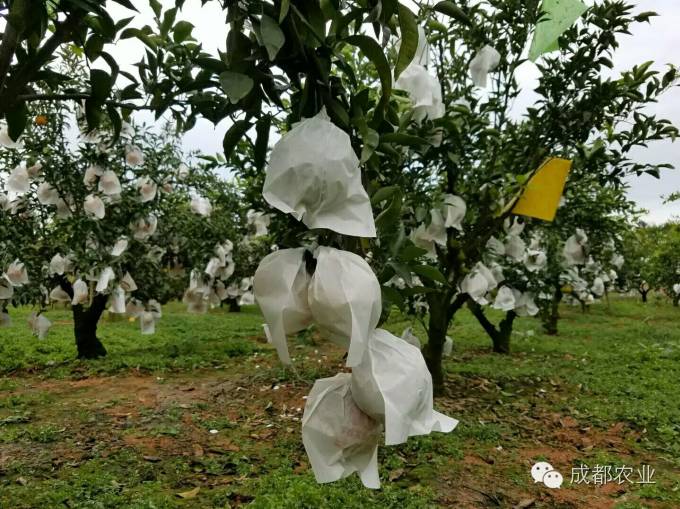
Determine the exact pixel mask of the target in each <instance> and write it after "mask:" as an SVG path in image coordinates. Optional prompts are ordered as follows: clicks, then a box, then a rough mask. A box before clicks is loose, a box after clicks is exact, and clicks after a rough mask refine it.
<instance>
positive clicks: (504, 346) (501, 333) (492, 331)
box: [468, 300, 517, 354]
mask: <svg viewBox="0 0 680 509" xmlns="http://www.w3.org/2000/svg"><path fill="white" fill-rule="evenodd" d="M468 307H469V308H470V311H472V314H473V315H474V317H475V318H476V319H477V321H478V322H479V324H480V325H481V326H482V328H483V329H484V331H485V332H486V333H487V335H488V336H489V337H490V338H491V341H492V343H493V351H494V352H495V353H502V354H509V353H510V338H511V336H512V326H513V323H514V322H515V318H517V313H515V312H514V311H508V312H507V313H506V314H505V318H503V320H501V322H500V323H499V324H498V327H496V326H495V325H494V324H492V323H491V322H490V321H489V319H488V318H487V317H486V315H485V314H484V310H483V309H482V306H480V305H479V304H477V303H476V302H475V301H473V300H468Z"/></svg>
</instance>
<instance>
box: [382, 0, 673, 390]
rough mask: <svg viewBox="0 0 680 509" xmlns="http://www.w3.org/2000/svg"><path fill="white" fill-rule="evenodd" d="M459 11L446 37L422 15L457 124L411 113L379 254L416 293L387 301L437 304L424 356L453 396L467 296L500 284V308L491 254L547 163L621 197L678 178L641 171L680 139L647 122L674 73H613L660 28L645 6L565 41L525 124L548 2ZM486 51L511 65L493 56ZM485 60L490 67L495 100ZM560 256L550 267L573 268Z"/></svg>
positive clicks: (429, 312)
mask: <svg viewBox="0 0 680 509" xmlns="http://www.w3.org/2000/svg"><path fill="white" fill-rule="evenodd" d="M459 5H460V6H461V9H462V10H463V12H464V14H465V15H466V16H467V18H468V19H469V20H470V23H469V24H465V23H459V24H453V25H446V24H444V23H441V22H440V21H439V20H438V19H437V18H436V17H433V16H432V11H430V10H425V11H423V13H422V15H423V22H424V23H425V24H426V26H427V27H428V38H429V41H430V44H431V48H432V50H431V53H430V57H431V69H432V70H433V71H436V75H437V76H438V78H439V81H440V83H441V90H442V102H443V105H444V110H445V113H444V114H442V115H441V116H440V118H434V119H432V120H429V119H428V120H425V121H421V122H419V121H418V120H421V119H415V120H414V119H413V116H412V114H409V113H408V111H412V110H409V109H408V107H405V109H404V110H403V111H404V116H403V117H402V123H403V124H405V125H409V126H410V128H411V129H412V131H411V132H410V135H411V136H412V137H410V138H408V140H409V142H410V145H411V150H410V151H408V152H407V153H406V152H403V151H402V152H400V155H401V159H398V162H397V164H394V163H392V164H389V165H387V164H385V165H383V167H382V168H381V169H380V173H379V175H378V177H377V179H376V180H377V182H378V183H380V184H381V185H383V186H385V187H388V188H389V190H381V191H378V192H376V193H375V194H374V195H373V201H374V203H375V204H377V208H378V209H382V210H383V211H384V214H385V215H384V216H383V218H384V219H387V218H390V219H391V221H385V223H386V224H384V225H383V227H382V228H381V229H380V249H375V250H373V254H374V256H377V257H381V258H382V260H380V264H381V266H382V267H384V270H383V271H382V273H381V281H382V282H384V283H387V282H388V281H391V280H392V278H393V277H394V276H395V275H396V276H398V277H399V278H401V279H403V280H405V281H406V285H405V288H404V289H402V290H400V289H398V288H394V287H391V288H390V287H388V288H387V289H386V290H385V295H386V296H387V298H388V299H389V300H390V302H391V303H395V304H397V305H401V304H402V303H403V302H404V300H408V299H412V298H413V296H414V295H416V294H418V295H420V296H419V297H417V299H418V300H419V301H420V302H421V303H425V304H426V305H421V306H419V308H418V309H420V310H421V312H422V318H423V320H424V325H425V327H426V329H427V332H428V341H427V344H426V345H425V346H424V349H423V353H424V355H425V358H426V359H427V360H428V364H429V367H430V370H431V372H432V374H433V377H434V379H435V382H436V383H437V384H439V386H440V387H441V384H442V382H443V377H444V376H443V372H442V368H441V356H442V349H443V345H444V344H445V341H446V335H447V332H448V329H449V326H450V324H451V321H452V319H453V317H454V316H455V314H456V312H457V311H458V310H459V309H460V308H461V307H462V306H464V305H465V304H466V302H467V301H468V300H469V297H470V294H469V292H468V291H466V287H469V284H470V283H471V282H474V283H475V285H474V286H475V288H477V290H475V291H476V292H479V291H480V290H479V288H478V286H479V285H482V286H483V285H484V284H486V290H487V292H486V293H487V294H488V295H485V297H484V300H486V301H488V302H494V301H495V298H496V293H497V292H498V291H499V284H498V283H499V281H496V280H495V279H492V278H488V277H485V276H484V274H485V272H484V270H483V268H482V267H480V265H479V263H480V262H482V261H483V259H484V256H485V255H486V254H487V252H488V248H487V243H488V242H489V240H490V239H491V238H492V237H493V236H496V237H499V236H501V235H503V225H504V222H505V221H506V219H507V218H508V217H509V216H510V215H511V209H512V204H513V203H514V200H516V198H517V196H518V195H519V194H520V193H521V192H522V189H523V186H524V184H525V183H526V182H527V180H528V179H529V178H530V177H531V175H533V172H534V171H535V170H536V169H537V168H538V167H539V166H540V165H541V163H542V162H543V161H544V160H545V159H546V158H548V157H551V156H553V157H554V156H560V157H565V158H567V159H572V160H574V162H575V165H574V174H572V177H571V178H572V179H575V180H580V178H581V177H580V175H587V176H588V178H592V179H595V181H597V182H599V183H601V185H610V186H613V187H615V186H617V185H621V182H622V179H623V178H624V177H625V176H627V175H638V174H641V173H645V172H647V173H651V174H658V173H659V171H661V170H662V169H663V168H665V167H667V165H648V164H644V163H639V162H637V161H633V160H631V158H630V155H629V154H630V150H631V149H632V148H634V147H636V146H641V145H645V144H646V143H648V142H650V141H652V140H660V139H666V138H673V137H674V136H675V135H676V129H675V128H674V127H673V126H672V125H670V122H668V121H667V120H663V119H657V118H656V117H654V116H652V115H648V114H646V113H645V112H644V108H645V106H646V105H647V104H649V103H651V102H654V101H655V100H656V98H657V97H658V95H659V94H661V93H663V92H664V91H665V90H668V89H669V88H670V87H672V86H674V84H675V77H676V74H675V69H674V68H669V70H668V71H667V72H666V73H661V74H660V73H658V72H656V71H653V70H651V69H650V66H651V62H648V63H645V64H642V65H640V66H636V67H634V68H633V69H631V70H630V71H627V72H624V73H622V74H621V75H620V76H619V77H617V78H615V79H612V78H607V77H606V76H605V74H604V71H603V70H605V69H607V68H609V67H611V61H610V58H611V56H612V53H613V52H614V51H615V50H616V48H617V47H618V43H617V37H619V36H620V35H622V34H625V33H627V32H628V31H629V29H630V27H631V26H632V25H633V24H635V23H639V22H645V21H648V20H649V19H650V18H651V17H652V16H653V14H651V13H644V14H639V15H632V14H631V11H632V6H631V5H629V4H627V3H625V2H620V1H605V2H601V3H598V4H597V5H594V6H592V7H590V8H589V9H588V10H587V11H586V12H585V13H584V14H583V16H582V17H581V19H580V21H579V22H578V23H577V24H575V25H573V26H572V27H571V28H569V29H568V30H566V31H565V32H564V33H563V34H562V35H561V37H560V38H559V41H558V42H559V52H556V53H549V54H547V55H545V56H543V57H542V58H540V59H538V60H537V64H536V65H537V67H538V69H539V70H540V71H541V78H540V80H539V85H538V87H537V88H536V93H537V94H538V99H537V101H536V103H535V104H534V105H533V106H532V107H530V108H528V109H527V112H526V114H525V115H524V116H522V117H520V118H517V116H516V115H513V114H512V112H511V104H512V103H513V101H514V100H515V99H516V98H517V97H518V95H519V94H520V88H519V86H518V84H517V82H516V81H515V79H514V76H515V72H516V70H517V68H518V67H519V66H521V65H525V64H526V59H525V58H524V54H525V53H524V51H525V49H526V47H527V45H528V44H529V42H530V35H531V33H532V30H533V28H534V26H536V23H537V22H538V21H539V19H540V16H541V10H540V6H539V5H538V2H500V1H489V2H481V3H480V2H475V3H472V2H470V3H466V2H461V3H459ZM486 46H489V47H490V48H491V47H492V48H491V49H493V50H495V52H496V53H497V55H495V53H494V52H492V51H491V49H487V50H485V51H484V52H482V51H481V48H485V47H486ZM480 54H481V56H480ZM489 55H491V56H493V58H488V56H489ZM480 60H484V61H486V65H485V66H481V67H482V68H483V70H484V72H485V73H486V74H484V73H482V74H483V75H484V76H486V77H487V79H488V88H486V89H484V90H482V89H481V88H480V86H479V85H483V80H481V79H480V77H479V70H480V63H479V62H480ZM473 62H474V64H475V65H472V64H473ZM410 120H411V121H410ZM384 161H385V160H384ZM570 182H571V180H570ZM570 182H569V183H567V188H568V187H569V186H570V185H571V184H570ZM463 202H464V204H465V206H463ZM573 203H574V205H573V206H576V203H575V202H573ZM388 211H389V212H388ZM527 221H528V222H530V223H531V222H534V221H533V220H527ZM530 229H531V228H530ZM572 233H573V232H570V233H569V235H571V234H572ZM566 239H567V236H562V237H561V242H564V241H565V240H566ZM380 251H382V253H381V252H380ZM559 251H561V247H560V248H559V250H557V253H556V254H555V253H554V254H551V253H550V252H548V257H551V256H552V257H553V258H554V257H557V258H556V263H561V253H559ZM414 275H417V276H418V279H417V280H416V279H414V278H413V276H414ZM484 280H485V281H486V283H485V282H484ZM516 290H519V291H522V289H521V288H516Z"/></svg>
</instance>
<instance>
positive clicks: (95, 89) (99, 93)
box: [90, 69, 113, 104]
mask: <svg viewBox="0 0 680 509" xmlns="http://www.w3.org/2000/svg"><path fill="white" fill-rule="evenodd" d="M90 86H91V87H92V100H93V101H95V102H97V103H99V104H103V103H104V101H106V99H107V98H108V97H109V94H110V93H111V88H112V87H113V81H112V80H111V76H110V75H109V73H107V72H106V71H102V70H101V69H92V70H91V71H90Z"/></svg>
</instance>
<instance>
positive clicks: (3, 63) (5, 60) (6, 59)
mask: <svg viewBox="0 0 680 509" xmlns="http://www.w3.org/2000/svg"><path fill="white" fill-rule="evenodd" d="M18 41H19V33H18V32H17V31H16V30H15V29H14V27H13V26H12V25H11V24H10V23H9V22H8V23H7V24H6V25H5V33H4V34H2V45H0V90H2V89H3V87H4V86H5V81H6V79H7V71H8V70H9V66H10V65H11V64H12V59H13V58H14V52H15V51H16V49H17V43H18Z"/></svg>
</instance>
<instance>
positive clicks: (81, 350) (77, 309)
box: [59, 277, 109, 359]
mask: <svg viewBox="0 0 680 509" xmlns="http://www.w3.org/2000/svg"><path fill="white" fill-rule="evenodd" d="M59 285H60V286H61V288H62V289H63V290H64V291H65V292H66V293H67V294H68V295H69V297H71V298H73V287H72V286H71V283H70V282H69V281H68V280H67V279H66V278H65V277H62V278H61V280H60V281H59ZM108 300H109V297H108V295H100V294H98V295H95V296H94V298H93V299H92V303H91V304H90V307H88V308H86V307H84V306H82V305H80V304H78V305H76V306H72V307H71V312H72V313H73V332H74V334H75V338H76V349H77V350H78V358H79V359H98V358H99V357H104V356H105V355H106V348H104V345H103V344H102V342H101V341H100V340H99V338H97V325H98V324H99V319H100V318H101V317H102V314H103V313H104V310H105V309H106V303H107V302H108Z"/></svg>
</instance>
